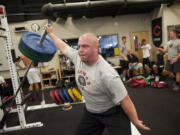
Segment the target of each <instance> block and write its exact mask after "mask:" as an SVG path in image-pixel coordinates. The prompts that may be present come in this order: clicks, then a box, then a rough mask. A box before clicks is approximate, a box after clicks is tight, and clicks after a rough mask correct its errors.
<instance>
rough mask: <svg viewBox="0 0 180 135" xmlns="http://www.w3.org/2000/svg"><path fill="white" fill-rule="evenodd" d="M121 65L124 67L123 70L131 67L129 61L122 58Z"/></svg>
mask: <svg viewBox="0 0 180 135" xmlns="http://www.w3.org/2000/svg"><path fill="white" fill-rule="evenodd" d="M120 65H121V67H122V70H128V69H129V62H128V61H125V60H120Z"/></svg>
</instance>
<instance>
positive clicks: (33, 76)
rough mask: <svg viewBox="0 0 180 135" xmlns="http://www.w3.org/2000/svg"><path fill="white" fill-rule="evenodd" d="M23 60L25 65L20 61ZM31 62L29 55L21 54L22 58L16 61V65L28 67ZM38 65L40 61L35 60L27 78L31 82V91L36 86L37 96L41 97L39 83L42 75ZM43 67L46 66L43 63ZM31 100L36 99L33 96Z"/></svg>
mask: <svg viewBox="0 0 180 135" xmlns="http://www.w3.org/2000/svg"><path fill="white" fill-rule="evenodd" d="M21 61H22V62H23V64H24V66H23V65H21V63H20V62H21ZM30 63H31V60H30V59H29V58H27V57H25V56H24V55H21V56H20V59H19V61H18V62H16V65H17V66H18V67H19V68H20V69H27V68H28V66H29V64H30ZM37 66H38V62H35V61H33V64H32V65H31V67H30V69H29V72H28V74H27V79H28V82H29V88H28V90H29V92H33V89H34V87H35V91H36V98H37V99H39V90H40V88H39V83H40V82H41V79H40V76H39V71H38V69H37ZM42 67H43V68H44V65H43V64H42ZM30 100H31V101H32V100H34V97H31V98H30Z"/></svg>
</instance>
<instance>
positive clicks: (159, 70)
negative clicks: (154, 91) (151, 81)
mask: <svg viewBox="0 0 180 135" xmlns="http://www.w3.org/2000/svg"><path fill="white" fill-rule="evenodd" d="M154 65H155V66H156V67H157V70H158V75H161V74H162V71H163V69H164V65H156V64H154Z"/></svg>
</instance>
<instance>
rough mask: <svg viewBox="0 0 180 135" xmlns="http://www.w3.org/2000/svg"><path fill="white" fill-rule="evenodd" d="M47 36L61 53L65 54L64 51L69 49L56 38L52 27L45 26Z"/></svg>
mask: <svg viewBox="0 0 180 135" xmlns="http://www.w3.org/2000/svg"><path fill="white" fill-rule="evenodd" d="M45 28H46V31H47V35H48V36H49V37H50V38H51V39H52V41H53V42H54V44H55V45H56V47H57V48H58V49H59V50H60V51H61V52H62V53H63V54H65V53H66V50H67V49H68V48H69V47H70V46H69V45H67V44H66V43H65V42H64V41H62V40H61V39H60V38H58V37H57V36H56V35H55V34H54V33H53V32H52V27H48V26H45Z"/></svg>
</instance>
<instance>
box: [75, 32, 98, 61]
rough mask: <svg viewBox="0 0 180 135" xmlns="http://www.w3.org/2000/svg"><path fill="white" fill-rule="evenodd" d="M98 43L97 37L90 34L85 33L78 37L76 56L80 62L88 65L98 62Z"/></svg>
mask: <svg viewBox="0 0 180 135" xmlns="http://www.w3.org/2000/svg"><path fill="white" fill-rule="evenodd" d="M98 48H99V42H98V39H97V37H96V36H95V35H94V34H92V33H86V34H83V35H82V36H80V37H79V41H78V54H79V56H80V57H81V60H82V61H83V62H85V63H86V64H88V65H91V64H93V63H95V62H96V61H97V60H98Z"/></svg>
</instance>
